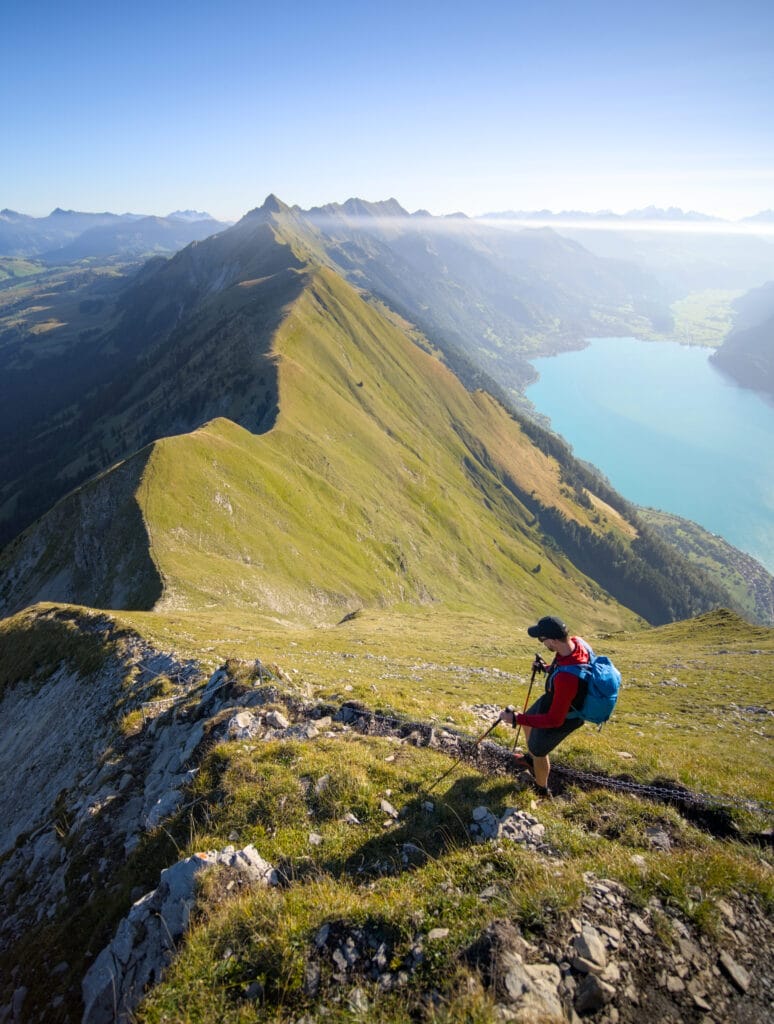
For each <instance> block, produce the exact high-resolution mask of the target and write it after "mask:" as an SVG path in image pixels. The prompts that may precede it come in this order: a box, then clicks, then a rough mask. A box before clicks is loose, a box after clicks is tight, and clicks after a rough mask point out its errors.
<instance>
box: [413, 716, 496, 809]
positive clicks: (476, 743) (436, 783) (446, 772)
mask: <svg viewBox="0 0 774 1024" xmlns="http://www.w3.org/2000/svg"><path fill="white" fill-rule="evenodd" d="M505 710H506V711H515V708H514V707H513V705H511V704H509V705H508V707H507V708H506V709H505ZM499 723H500V719H499V718H496V719H495V720H494V722H492V724H491V725H490V726H489V728H488V729H487V730H486V732H482V733H481V735H480V736H479V737H478V739H477V740H476V742H475V743H474V744H473V750H475V749H476V748H477V747H478V745H479V743H480V742H481V740H483V739H486V737H487V736H488V735H489V733H490V732H491V731H492V729H494V728H495V726H497V725H499ZM471 753H472V751H471ZM464 757H465V755H464V754H460V756H459V757H458V758H457V760H456V761H455V762H454V764H453V765H452V766H451V768H449V770H448V771H445V772H444V773H443V775H442V776H441V777H440V778H438V779H436V780H435V782H434V783H433V784H432V786H431V787H430V788H429V789H426V790H425V793H432V791H433V790H434V789H435V787H436V786H437V785H438V783H439V782H443V780H444V779H445V778H446V776H447V775H451V773H452V772H453V771H454V769H455V768H456V767H457V765H458V764H459V763H460V761H461V760H462V759H463V758H464Z"/></svg>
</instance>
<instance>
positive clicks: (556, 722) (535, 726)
mask: <svg viewBox="0 0 774 1024" xmlns="http://www.w3.org/2000/svg"><path fill="white" fill-rule="evenodd" d="M527 633H528V634H529V635H530V636H532V637H536V638H537V639H538V640H539V641H540V642H541V643H542V644H544V645H545V647H546V648H547V649H548V650H549V651H551V653H552V654H553V656H554V658H553V661H552V662H551V664H550V665H546V664H545V662H544V661H543V659H542V658H541V657H540V655H539V654H538V655H536V657H535V660H534V661H533V663H532V671H533V673H534V672H546V673H547V674H548V677H547V679H546V689H545V693H543V695H542V696H541V697H539V698H538V700H536V701H535V703H534V704H533V705H532V706H531V707H530V708H528V709H527V711H526V712H525V713H524V714H519V713H518V712H514V711H509V710H507V709H506V710H505V711H501V712H500V718H499V721H501V722H505V723H506V724H507V725H511V726H513V727H514V728H515V727H516V726H519V725H520V726H521V727H522V728H523V729H524V736H525V738H526V740H527V749H528V750H529V752H530V754H531V755H532V756H531V757H530V756H529V754H514V764H515V765H516V767H517V768H526V769H528V770H529V771H531V772H532V774H533V776H534V787H535V789H536V790H537V791H538V793H539V794H540V795H541V796H548V795H549V790H548V773H549V772H550V771H551V762H550V761H549V759H548V754H549V753H550V751H552V750H553V749H554V747H556V746H558V745H559V744H560V743H561V742H562V740H563V739H565V737H567V736H569V735H570V733H571V732H574V731H575V730H576V729H577V728H578V727H579V726H581V725H583V719H582V718H580V717H568V714H570V713H571V712H573V711H577V709H578V708H579V707H580V706H581V704H582V703H583V698H584V697H585V692H581V693H580V694H579V687H580V688H581V690H585V688H586V684H585V683H582V682H581V680H580V678H579V677H578V676H577V675H575V674H574V673H571V672H562V666H563V665H585V664H588V662H589V661H590V657H589V649H588V646H587V645H586V643H585V641H583V640H581V638H580V637H577V636H570V635H569V633H568V631H567V627H566V626H565V624H564V623H563V622H562V620H561V619H558V618H556V616H554V615H546V616H544V617H543V618H542V619H540V621H539V622H537V623H536V624H535V625H534V626H530V627H529V629H528V630H527ZM533 678H534V677H533ZM579 697H580V699H578V698H579Z"/></svg>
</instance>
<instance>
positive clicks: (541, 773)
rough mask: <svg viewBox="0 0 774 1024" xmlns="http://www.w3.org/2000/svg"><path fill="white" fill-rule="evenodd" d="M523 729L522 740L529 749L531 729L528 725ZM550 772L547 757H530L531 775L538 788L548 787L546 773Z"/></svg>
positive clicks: (549, 763)
mask: <svg viewBox="0 0 774 1024" xmlns="http://www.w3.org/2000/svg"><path fill="white" fill-rule="evenodd" d="M522 728H523V729H524V739H525V740H526V741H527V747H528V748H529V737H530V733H531V732H532V728H531V726H529V725H524V726H522ZM550 771H551V762H550V761H549V760H548V755H546V756H545V757H535V755H534V754H533V755H532V774H533V775H534V776H535V782H537V784H538V786H543V788H544V789H545V787H546V786H547V785H548V773H549V772H550Z"/></svg>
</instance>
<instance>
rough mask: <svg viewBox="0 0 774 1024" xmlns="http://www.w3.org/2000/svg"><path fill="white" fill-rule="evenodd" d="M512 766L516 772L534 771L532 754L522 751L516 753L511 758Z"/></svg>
mask: <svg viewBox="0 0 774 1024" xmlns="http://www.w3.org/2000/svg"><path fill="white" fill-rule="evenodd" d="M511 766H512V768H513V770H514V771H515V772H523V771H528V772H531V771H532V754H523V753H522V752H521V751H518V752H516V753H514V755H513V757H512V758H511Z"/></svg>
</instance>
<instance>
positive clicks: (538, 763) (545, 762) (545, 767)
mask: <svg viewBox="0 0 774 1024" xmlns="http://www.w3.org/2000/svg"><path fill="white" fill-rule="evenodd" d="M532 771H533V772H534V773H535V782H537V784H538V786H542V787H543V788H544V789H545V787H546V786H547V785H548V773H549V772H550V771H551V762H550V761H549V759H548V754H546V756H545V757H533V758H532Z"/></svg>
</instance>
